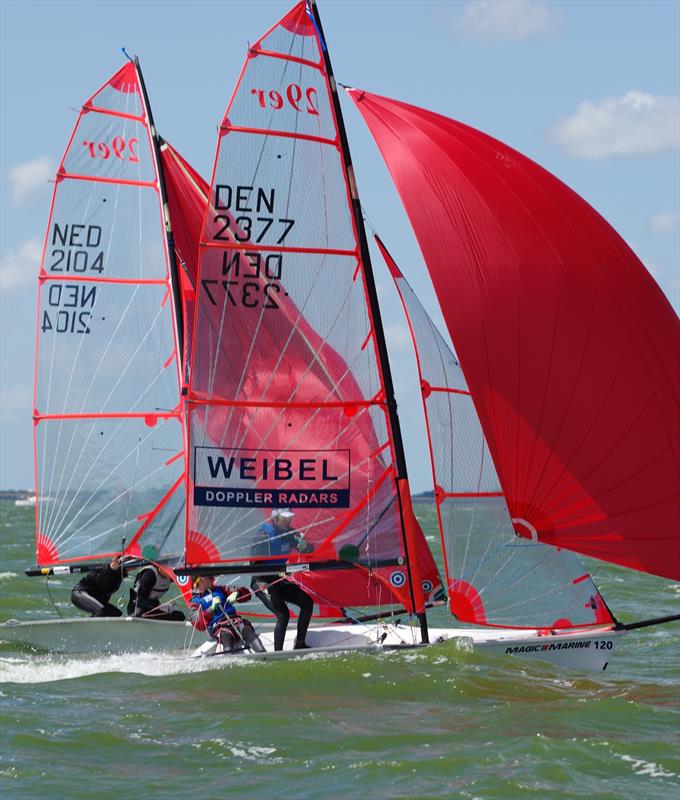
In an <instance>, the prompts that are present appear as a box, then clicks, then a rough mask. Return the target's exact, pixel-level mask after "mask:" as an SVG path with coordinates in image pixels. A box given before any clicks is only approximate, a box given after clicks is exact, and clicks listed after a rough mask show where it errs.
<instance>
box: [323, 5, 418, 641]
mask: <svg viewBox="0 0 680 800" xmlns="http://www.w3.org/2000/svg"><path fill="white" fill-rule="evenodd" d="M309 7H310V8H311V11H312V13H313V15H314V23H315V25H316V28H317V32H318V35H319V39H320V42H321V52H322V55H323V59H324V64H325V67H326V73H327V75H328V82H329V87H330V94H331V98H332V100H333V109H334V111H335V118H336V122H337V126H338V136H339V139H340V147H341V151H342V158H343V161H344V164H345V170H346V172H347V180H348V183H349V190H350V196H351V200H352V214H353V216H354V223H355V228H356V232H357V236H358V238H359V253H360V257H361V261H362V264H363V269H364V277H365V285H366V294H367V298H368V303H369V308H370V311H371V319H372V322H373V330H374V334H375V343H376V348H377V351H378V360H379V362H380V368H381V371H382V378H383V385H384V387H385V405H386V407H387V413H388V416H389V420H390V428H391V430H392V441H393V443H394V455H395V461H396V468H397V481H396V483H397V489H398V491H397V498H398V502H399V509H400V515H399V516H400V519H401V527H402V537H403V542H404V548H405V551H406V554H407V559H406V561H407V564H406V566H407V569H408V575H409V591H410V595H411V602H412V603H413V608H414V610H415V611H416V615H417V617H418V620H419V622H420V632H421V637H422V641H423V643H425V644H428V643H429V641H430V639H429V634H428V628H427V615H426V613H425V610H424V609H425V603H424V599H423V595H422V589H421V582H420V577H419V570H418V569H417V561H416V559H417V554H416V553H415V552H413V550H412V549H411V548H409V536H408V535H407V532H406V521H405V519H404V507H403V499H402V493H401V488H402V486H403V487H408V483H407V481H408V474H407V469H406V456H405V453H404V442H403V439H402V436H401V428H400V427H399V416H398V414H397V403H396V400H395V397H394V384H393V382H392V372H391V370H390V362H389V356H388V353H387V344H386V341H385V331H384V329H383V324H382V317H381V315H380V307H379V305H378V293H377V290H376V286H375V278H374V276H373V267H372V265H371V255H370V251H369V249H368V239H367V237H366V230H365V228H364V220H363V216H362V213H361V203H360V202H359V192H358V190H357V185H356V180H355V177H354V169H353V167H352V158H351V155H350V150H349V142H348V139H347V132H346V130H345V122H344V119H343V116H342V109H341V107H340V99H339V97H338V91H337V86H336V83H335V76H334V75H333V67H332V65H331V60H330V55H329V53H328V47H327V46H326V40H325V37H324V34H323V27H322V25H321V18H320V16H319V10H318V8H317V6H316V0H309ZM416 597H419V598H421V602H417V601H416ZM419 609H420V610H419Z"/></svg>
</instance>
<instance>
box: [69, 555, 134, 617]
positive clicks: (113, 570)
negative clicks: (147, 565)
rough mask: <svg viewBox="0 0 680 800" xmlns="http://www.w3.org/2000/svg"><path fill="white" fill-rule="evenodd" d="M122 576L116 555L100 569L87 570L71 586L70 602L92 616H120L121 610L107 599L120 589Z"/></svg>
mask: <svg viewBox="0 0 680 800" xmlns="http://www.w3.org/2000/svg"><path fill="white" fill-rule="evenodd" d="M123 577H124V571H123V568H122V564H121V559H120V558H119V557H118V556H116V557H115V558H112V559H111V562H110V563H109V564H107V565H106V566H105V567H103V568H102V569H98V570H92V572H88V573H87V575H86V576H85V577H84V578H83V579H82V580H80V581H79V582H78V583H77V584H76V585H75V586H74V587H73V591H72V592H71V602H72V603H73V605H74V606H75V607H76V608H79V609H80V610H81V611H87V613H88V614H90V616H92V617H122V616H123V612H122V611H121V610H120V609H119V608H116V607H115V606H114V605H111V603H110V602H109V601H110V600H111V595H112V594H113V593H114V592H117V591H118V589H120V585H121V583H122V582H123Z"/></svg>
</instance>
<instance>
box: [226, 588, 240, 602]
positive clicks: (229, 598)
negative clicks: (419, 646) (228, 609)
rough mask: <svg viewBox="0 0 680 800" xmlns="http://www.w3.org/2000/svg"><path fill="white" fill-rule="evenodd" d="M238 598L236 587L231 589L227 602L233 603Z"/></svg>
mask: <svg viewBox="0 0 680 800" xmlns="http://www.w3.org/2000/svg"><path fill="white" fill-rule="evenodd" d="M237 598H238V589H237V590H235V591H233V592H232V593H231V594H230V595H229V597H227V603H235V602H236V600H237Z"/></svg>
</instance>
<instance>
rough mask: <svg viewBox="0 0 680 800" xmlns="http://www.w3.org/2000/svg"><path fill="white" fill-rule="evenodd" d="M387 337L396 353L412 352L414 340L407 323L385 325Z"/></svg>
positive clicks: (391, 348) (390, 346)
mask: <svg viewBox="0 0 680 800" xmlns="http://www.w3.org/2000/svg"><path fill="white" fill-rule="evenodd" d="M385 339H386V340H387V343H388V345H389V348H390V350H392V351H394V352H395V353H404V352H411V350H412V348H413V341H412V339H411V334H410V333H409V330H408V328H407V327H406V325H387V326H385Z"/></svg>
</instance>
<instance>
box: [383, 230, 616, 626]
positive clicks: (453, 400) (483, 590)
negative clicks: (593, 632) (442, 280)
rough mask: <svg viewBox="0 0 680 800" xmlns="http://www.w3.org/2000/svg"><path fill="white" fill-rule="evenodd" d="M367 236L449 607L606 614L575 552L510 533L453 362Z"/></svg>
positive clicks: (482, 614)
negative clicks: (413, 398)
mask: <svg viewBox="0 0 680 800" xmlns="http://www.w3.org/2000/svg"><path fill="white" fill-rule="evenodd" d="M375 238H376V241H377V244H378V247H379V248H380V251H381V253H382V254H383V257H384V258H385V262H386V263H387V266H388V268H389V270H390V272H391V274H392V277H393V278H394V282H395V284H396V286H397V290H398V292H399V295H400V297H401V300H402V303H403V306H404V311H405V313H406V318H407V320H408V324H409V329H410V331H411V336H412V339H413V345H414V347H415V351H416V360H417V363H418V376H419V378H420V386H421V391H422V398H423V407H424V410H425V422H426V427H427V436H428V441H429V445H430V456H431V461H432V477H433V479H434V485H435V487H436V488H435V500H436V503H437V521H438V523H439V530H440V533H441V540H442V547H443V550H444V563H445V568H446V578H447V584H446V585H447V590H446V594H447V595H448V598H449V607H450V609H451V612H452V613H453V614H455V616H456V617H457V618H458V619H459V620H462V621H464V622H473V623H477V624H479V625H504V626H512V627H515V626H520V627H538V628H551V629H553V628H566V627H577V626H581V625H593V624H602V623H610V622H612V618H611V615H610V613H609V611H608V609H607V606H606V605H605V603H604V601H603V600H602V597H601V596H600V594H599V592H598V591H597V589H596V588H595V586H594V584H593V582H592V580H590V577H589V575H588V573H587V572H586V570H585V569H584V566H583V564H582V563H581V560H580V559H579V557H578V556H577V555H575V554H574V553H571V552H569V551H568V550H562V549H561V548H556V547H550V546H549V545H546V544H542V543H541V542H536V541H531V540H528V539H523V538H521V537H518V536H517V535H516V534H515V532H514V529H513V524H512V520H511V519H510V514H509V512H508V507H507V504H506V502H505V498H504V497H503V492H502V491H501V486H500V482H499V480H498V475H497V474H496V470H495V469H494V466H493V462H492V460H491V456H490V454H489V449H488V446H487V444H486V440H485V438H484V433H483V431H482V428H481V425H480V422H479V419H478V417H477V414H476V412H475V407H474V404H473V402H472V397H471V395H470V391H469V389H468V386H467V382H466V380H465V376H464V375H463V371H462V369H461V367H460V364H459V363H458V361H457V360H456V358H455V356H454V354H453V353H452V352H451V349H450V348H449V346H448V345H447V344H446V342H445V341H444V339H443V338H442V336H441V334H440V333H439V331H438V330H437V328H436V326H435V324H434V323H433V322H432V320H431V319H430V317H429V316H428V314H427V312H426V311H425V309H424V308H423V306H422V305H421V303H420V301H419V300H418V298H417V297H416V295H415V293H414V292H413V290H412V289H411V287H410V286H409V284H408V281H407V280H406V278H404V276H403V275H402V274H401V272H400V270H399V268H398V267H397V265H396V263H395V262H394V260H393V259H392V257H391V256H390V254H389V253H388V252H387V250H386V248H385V246H384V245H383V243H382V242H381V241H380V239H379V238H378V237H377V236H376V237H375Z"/></svg>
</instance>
